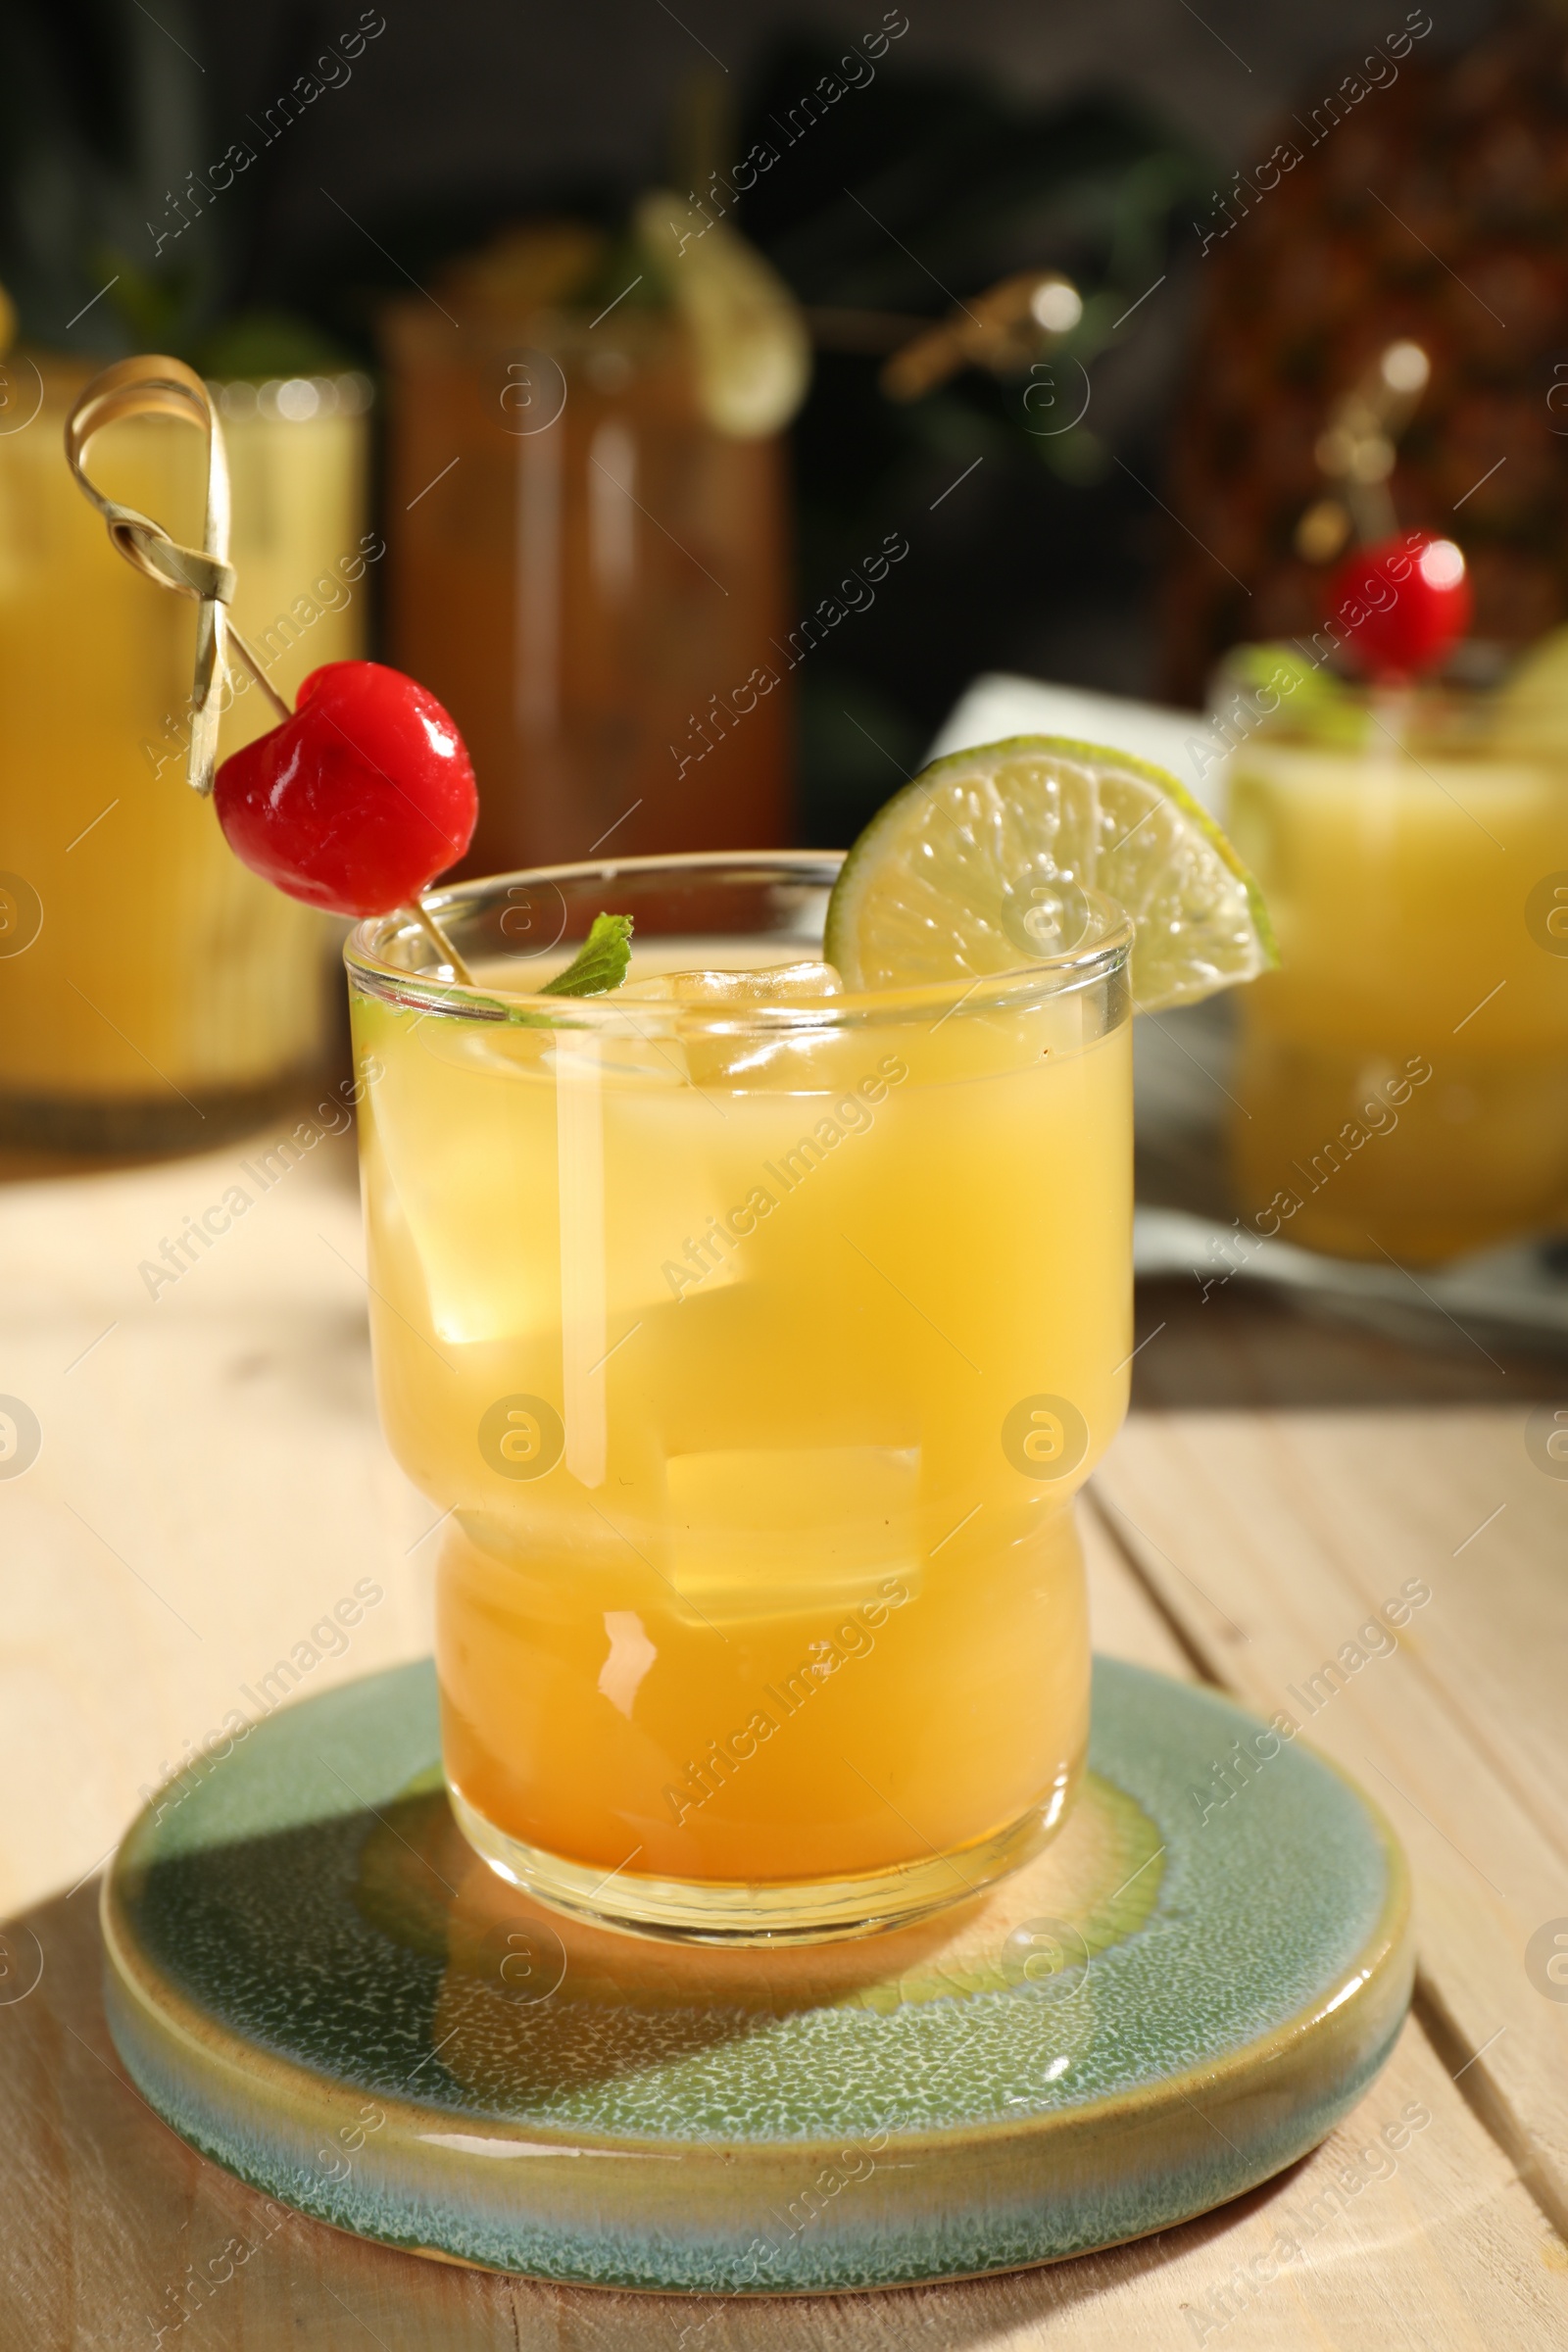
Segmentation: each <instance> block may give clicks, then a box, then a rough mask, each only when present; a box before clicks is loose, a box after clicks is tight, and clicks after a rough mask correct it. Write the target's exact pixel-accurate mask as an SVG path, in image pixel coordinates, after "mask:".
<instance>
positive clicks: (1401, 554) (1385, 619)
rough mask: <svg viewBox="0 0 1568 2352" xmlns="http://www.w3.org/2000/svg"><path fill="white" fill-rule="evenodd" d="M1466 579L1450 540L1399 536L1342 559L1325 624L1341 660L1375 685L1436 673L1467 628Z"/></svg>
mask: <svg viewBox="0 0 1568 2352" xmlns="http://www.w3.org/2000/svg"><path fill="white" fill-rule="evenodd" d="M1472 603H1473V600H1472V597H1471V594H1470V575H1469V573H1468V572H1467V571H1466V569H1465V562H1464V557H1463V555H1462V554H1461V553H1460V551H1459V549H1458V548H1457V547H1456V546H1455V545H1454V543H1453V541H1452V540H1451V539H1440V538H1439V537H1438V536H1437V534H1436V533H1435V532H1433V531H1404V532H1401V533H1400V534H1399V536H1398V537H1397V538H1395V539H1383V540H1380V541H1379V542H1378V544H1377V545H1376V546H1375V547H1362V548H1357V549H1356V551H1355V553H1354V554H1353V555H1351V556H1348V557H1347V558H1346V560H1345V562H1344V563H1343V564H1341V565H1340V568H1339V570H1338V571H1337V572H1336V573H1335V575H1334V578H1333V580H1332V582H1331V583H1330V587H1329V606H1328V617H1329V619H1330V620H1331V621H1332V622H1334V623H1336V624H1337V626H1338V627H1339V628H1341V629H1343V630H1344V631H1345V632H1346V648H1345V650H1346V652H1347V653H1348V655H1349V657H1350V659H1351V660H1352V661H1353V662H1356V663H1357V664H1358V665H1359V666H1360V667H1361V668H1362V669H1364V670H1367V671H1368V672H1370V674H1371V676H1372V677H1373V678H1375V679H1377V680H1379V681H1380V682H1388V683H1391V684H1392V683H1395V682H1397V681H1398V680H1401V679H1404V678H1412V677H1416V676H1419V674H1420V673H1421V671H1423V670H1427V669H1436V668H1437V666H1438V665H1439V663H1440V662H1443V661H1444V659H1445V658H1446V655H1447V654H1449V653H1450V652H1451V651H1452V649H1453V647H1454V646H1456V645H1457V644H1458V642H1459V640H1460V638H1461V637H1462V636H1463V635H1464V633H1465V631H1466V629H1467V628H1468V627H1469V626H1470V613H1471V609H1472Z"/></svg>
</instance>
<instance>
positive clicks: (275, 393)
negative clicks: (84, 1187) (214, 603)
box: [0, 355, 379, 1152]
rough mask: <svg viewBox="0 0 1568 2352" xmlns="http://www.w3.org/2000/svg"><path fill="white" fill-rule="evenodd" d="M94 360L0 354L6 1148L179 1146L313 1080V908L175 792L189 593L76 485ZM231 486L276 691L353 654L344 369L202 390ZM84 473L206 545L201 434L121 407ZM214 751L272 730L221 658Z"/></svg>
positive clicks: (363, 384)
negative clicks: (285, 891) (71, 418)
mask: <svg viewBox="0 0 1568 2352" xmlns="http://www.w3.org/2000/svg"><path fill="white" fill-rule="evenodd" d="M89 372H90V371H89V370H88V369H87V368H85V367H77V366H74V365H73V364H72V363H70V362H67V361H54V360H49V359H47V358H40V359H39V360H37V361H33V360H29V359H27V358H26V357H25V355H23V356H21V357H18V356H15V355H13V356H12V357H11V358H9V359H8V360H7V361H6V362H5V365H4V368H3V369H0V1139H3V1140H4V1141H6V1142H7V1143H12V1144H20V1145H23V1146H26V1147H31V1148H35V1149H43V1150H54V1151H64V1152H94V1151H108V1152H142V1151H155V1152H156V1151H165V1150H190V1149H193V1148H201V1147H203V1146H206V1145H211V1144H213V1143H215V1142H217V1141H219V1140H220V1139H221V1136H222V1135H223V1134H224V1133H232V1132H235V1131H236V1130H239V1129H243V1128H244V1127H245V1126H246V1125H248V1124H251V1123H253V1122H254V1121H255V1120H257V1119H259V1118H261V1117H263V1116H264V1115H266V1113H267V1112H268V1111H269V1110H270V1108H271V1107H272V1106H273V1105H274V1104H275V1103H278V1102H279V1101H281V1100H282V1099H283V1098H284V1097H285V1096H286V1095H287V1093H288V1091H289V1090H290V1088H291V1087H292V1086H294V1085H295V1084H297V1083H298V1082H299V1080H300V1078H301V1077H302V1076H304V1075H306V1074H308V1073H309V1071H310V1070H311V1068H312V1066H313V1065H314V1064H315V1063H316V1062H317V1061H318V1060H319V1056H320V1054H321V1053H322V1051H323V1047H324V1042H325V1036H326V1025H327V1018H328V1009H329V997H328V992H327V987H326V970H327V962H328V956H329V953H330V949H331V945H332V936H333V935H332V930H331V926H330V923H329V922H328V920H327V918H325V917H323V916H322V915H320V914H319V913H317V912H316V911H315V910H314V909H312V908H310V907H302V906H300V905H299V904H298V903H297V902H296V901H295V900H292V899H287V898H284V897H283V896H282V895H281V894H280V893H279V892H277V891H275V890H274V889H272V887H271V886H270V884H269V883H266V882H263V881H261V880H260V879H259V878H258V877H257V876H256V875H255V874H253V873H250V872H249V871H248V870H247V869H246V868H245V867H244V866H242V865H240V864H239V862H238V861H237V859H236V858H234V856H233V854H232V852H231V851H230V850H229V848H228V846H227V844H226V843H225V842H224V840H223V837H222V835H221V831H220V830H219V826H218V822H217V819H216V817H215V816H214V814H213V810H212V809H211V808H210V807H208V806H205V805H204V804H203V803H202V802H201V801H200V800H198V799H197V797H196V795H195V794H194V793H193V792H191V791H190V790H189V789H188V787H187V785H186V782H185V772H184V769H185V746H186V742H187V740H188V734H189V703H188V697H189V694H190V684H191V672H192V654H193V648H194V643H195V613H196V607H195V605H194V604H193V603H192V602H191V601H190V600H189V599H187V598H183V597H177V596H171V595H168V594H166V593H165V592H164V591H163V590H162V589H160V588H159V587H157V586H156V585H155V584H154V583H153V582H152V581H150V580H147V579H143V578H141V577H139V576H138V575H137V574H136V573H135V572H134V571H132V569H131V568H130V566H129V565H128V564H123V563H122V562H121V561H120V560H119V558H118V557H116V556H115V555H114V554H113V552H112V551H111V549H110V548H109V547H108V545H107V544H106V542H105V538H104V528H103V524H102V522H101V520H100V519H99V517H98V515H96V514H94V512H93V510H92V508H91V507H90V506H89V505H88V503H87V501H86V500H85V499H84V498H83V497H82V496H81V493H80V491H79V490H78V489H77V487H76V485H75V483H74V482H73V479H72V477H71V473H70V470H69V468H68V466H67V464H66V459H65V454H64V450H63V446H62V434H63V429H64V424H65V418H66V415H67V413H68V411H69V410H70V408H71V405H72V403H73V400H74V399H75V397H76V395H77V393H78V392H79V391H80V390H81V388H82V386H83V384H84V383H85V382H86V380H87V376H88V373H89ZM215 399H216V402H217V405H218V407H219V410H220V413H221V417H222V419H223V427H224V432H225V436H226V439H227V443H228V451H229V460H230V466H231V473H232V482H233V504H234V513H233V532H232V539H231V545H230V553H231V555H232V558H233V562H234V564H235V568H236V570H237V572H238V576H239V587H238V590H237V594H236V598H235V616H236V618H237V620H238V621H239V624H240V626H241V627H242V628H243V629H244V631H245V632H246V634H247V635H248V636H249V637H250V639H251V641H252V642H253V643H254V644H256V645H257V646H258V647H259V648H260V649H261V651H262V653H263V655H264V658H266V659H268V660H269V661H270V662H276V664H277V666H276V669H275V672H274V674H275V676H276V679H277V681H278V683H279V685H280V687H281V688H282V689H283V690H284V691H285V693H287V692H291V691H292V690H293V689H294V688H295V687H297V686H298V684H299V682H300V679H301V678H302V677H303V676H304V674H305V673H306V671H308V670H310V669H314V668H315V667H317V665H318V664H319V663H320V662H330V661H340V660H345V659H348V658H351V657H353V656H355V655H357V654H359V653H360V652H362V651H363V647H364V639H365V626H364V616H365V610H366V595H367V565H368V563H370V562H372V561H373V560H374V557H375V554H376V552H377V551H378V548H379V541H378V540H376V539H374V538H373V536H372V535H370V534H368V532H367V530H366V517H365V512H364V509H365V460H366V433H367V417H366V411H367V409H368V400H369V385H368V381H367V379H365V378H364V377H362V376H358V375H353V374H351V375H345V376H338V377H321V378H299V379H286V380H280V381H278V382H269V383H265V384H261V385H256V384H226V385H223V386H221V387H216V388H215ZM92 464H93V473H94V478H95V479H96V480H97V481H98V482H99V483H100V484H101V486H102V487H103V488H104V489H105V490H106V491H107V492H108V493H109V495H110V496H112V497H114V498H117V499H119V500H120V501H121V502H122V503H123V504H124V505H126V506H129V507H133V508H135V509H136V510H137V511H138V512H139V513H141V514H143V515H149V516H151V517H152V518H153V519H155V520H156V521H158V522H161V523H162V524H163V525H164V526H165V527H166V529H168V530H170V531H172V533H173V535H174V537H175V538H176V539H183V540H184V541H185V542H186V543H187V544H192V543H197V544H199V542H200V539H201V528H202V501H203V492H204V484H205V478H206V454H205V451H204V448H203V445H202V438H201V436H200V435H199V434H196V433H192V432H191V431H190V430H189V429H188V428H187V427H186V426H184V425H182V424H180V423H178V422H177V421H176V420H174V419H172V418H168V417H138V418H134V419H131V420H128V421H126V422H123V423H120V424H116V425H114V426H112V427H110V428H109V429H108V430H107V431H105V432H103V433H102V434H101V435H99V437H98V439H97V441H96V443H95V445H94V449H93V459H92ZM236 685H237V686H238V687H240V688H241V691H240V692H239V693H238V694H237V695H236V700H235V703H234V706H233V708H232V710H231V711H229V712H228V713H227V715H226V716H225V718H224V720H223V732H222V750H223V752H224V753H225V754H226V753H228V752H230V751H234V750H237V749H238V747H239V746H240V745H241V744H242V743H246V742H249V741H250V740H251V738H252V737H253V736H255V735H257V734H260V733H261V732H263V731H264V730H265V729H266V728H268V727H270V726H272V725H275V723H276V715H275V713H274V712H273V711H272V710H271V709H270V707H269V706H268V705H267V704H266V703H265V701H264V698H263V697H262V695H261V694H260V693H259V692H257V691H256V690H255V689H254V688H253V687H251V686H250V683H249V679H248V677H247V676H246V675H245V673H243V672H242V673H240V676H239V678H238V679H237V680H236Z"/></svg>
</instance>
